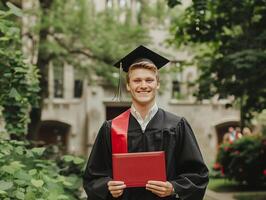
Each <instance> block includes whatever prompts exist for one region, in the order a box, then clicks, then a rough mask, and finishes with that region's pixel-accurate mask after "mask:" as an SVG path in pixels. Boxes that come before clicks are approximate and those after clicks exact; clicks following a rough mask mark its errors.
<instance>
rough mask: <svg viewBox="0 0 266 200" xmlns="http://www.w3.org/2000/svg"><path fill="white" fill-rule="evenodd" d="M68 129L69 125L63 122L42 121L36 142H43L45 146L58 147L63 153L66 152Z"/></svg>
mask: <svg viewBox="0 0 266 200" xmlns="http://www.w3.org/2000/svg"><path fill="white" fill-rule="evenodd" d="M70 128H71V125H69V124H67V123H64V122H60V121H56V120H45V121H42V122H41V125H40V127H39V129H38V133H37V137H36V140H37V141H41V142H43V143H44V144H45V145H50V144H53V145H60V146H61V148H62V150H63V151H67V149H68V134H69V132H70Z"/></svg>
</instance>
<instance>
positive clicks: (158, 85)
mask: <svg viewBox="0 0 266 200" xmlns="http://www.w3.org/2000/svg"><path fill="white" fill-rule="evenodd" d="M159 88H160V82H159V81H158V83H157V87H156V89H157V90H159Z"/></svg>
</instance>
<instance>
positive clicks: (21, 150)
mask: <svg viewBox="0 0 266 200" xmlns="http://www.w3.org/2000/svg"><path fill="white" fill-rule="evenodd" d="M28 147H29V144H28V143H25V142H22V141H14V140H10V141H8V140H3V141H0V199H4V200H10V199H23V200H35V199H39V200H46V199H47V200H51V199H53V200H57V199H58V200H59V199H60V200H64V199H68V200H74V199H80V193H81V191H80V190H79V189H80V188H81V177H80V176H78V175H76V174H73V173H71V171H68V170H67V168H65V169H61V168H60V167H59V166H58V165H57V162H56V161H55V160H49V159H45V158H44V157H43V155H44V153H45V151H46V149H45V148H44V147H41V148H28ZM61 162H65V163H66V164H65V166H66V165H67V163H69V164H70V165H71V166H73V165H74V166H75V169H81V168H82V166H83V163H84V160H83V159H81V158H78V157H73V156H66V157H62V161H61ZM78 166H79V167H78ZM66 171H67V172H68V173H66ZM76 172H77V171H76ZM79 174H81V173H79Z"/></svg>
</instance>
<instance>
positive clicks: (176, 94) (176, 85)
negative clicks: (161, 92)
mask: <svg viewBox="0 0 266 200" xmlns="http://www.w3.org/2000/svg"><path fill="white" fill-rule="evenodd" d="M172 85H173V86H172V98H174V99H180V98H181V94H180V82H179V81H173V82H172Z"/></svg>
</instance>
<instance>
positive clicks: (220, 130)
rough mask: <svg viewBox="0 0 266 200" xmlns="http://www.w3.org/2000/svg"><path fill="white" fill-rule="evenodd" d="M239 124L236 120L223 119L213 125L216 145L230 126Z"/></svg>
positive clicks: (220, 141) (221, 140)
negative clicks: (223, 120)
mask: <svg viewBox="0 0 266 200" xmlns="http://www.w3.org/2000/svg"><path fill="white" fill-rule="evenodd" d="M239 125H240V122H239V121H237V120H231V121H225V122H222V123H219V124H217V125H215V130H216V134H217V147H218V146H219V145H220V144H221V143H222V142H223V136H224V134H225V133H226V132H228V128H229V127H230V126H232V127H234V128H235V127H237V126H239Z"/></svg>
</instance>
